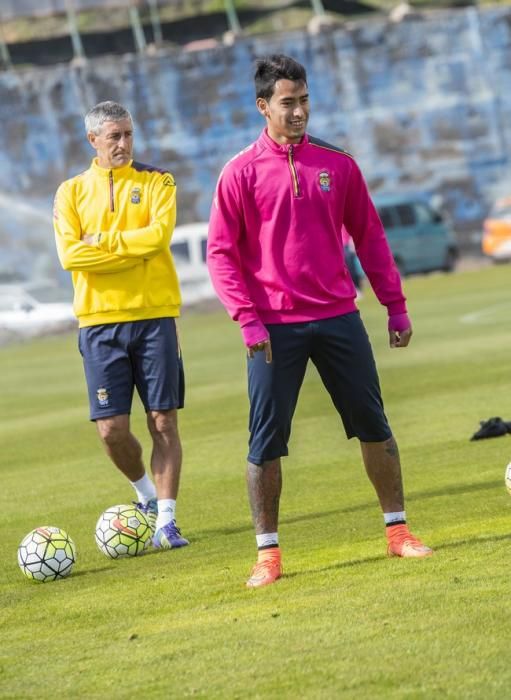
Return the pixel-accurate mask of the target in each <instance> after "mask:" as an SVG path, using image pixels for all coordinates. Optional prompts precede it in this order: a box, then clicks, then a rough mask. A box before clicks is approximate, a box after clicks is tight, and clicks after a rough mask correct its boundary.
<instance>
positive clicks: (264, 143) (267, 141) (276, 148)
mask: <svg viewBox="0 0 511 700" xmlns="http://www.w3.org/2000/svg"><path fill="white" fill-rule="evenodd" d="M258 142H259V145H260V146H261V148H265V149H268V150H270V151H273V153H278V154H280V155H284V156H287V154H288V152H289V149H290V147H291V146H293V151H294V152H295V153H298V152H299V151H301V150H302V148H304V147H305V146H306V145H307V144H308V143H309V137H308V135H307V134H304V136H303V139H302V140H301V141H300V143H293V144H290V143H285V144H280V143H277V142H276V141H274V140H273V139H272V138H271V136H270V135H269V134H268V129H264V130H263V131H262V132H261V135H260V136H259V139H258Z"/></svg>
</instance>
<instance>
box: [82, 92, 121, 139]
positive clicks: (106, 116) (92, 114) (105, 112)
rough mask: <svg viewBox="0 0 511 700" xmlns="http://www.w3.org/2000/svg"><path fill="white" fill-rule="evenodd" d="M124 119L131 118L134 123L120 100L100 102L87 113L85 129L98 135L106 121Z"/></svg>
mask: <svg viewBox="0 0 511 700" xmlns="http://www.w3.org/2000/svg"><path fill="white" fill-rule="evenodd" d="M123 119H129V120H130V121H131V123H132V124H133V119H132V117H131V114H130V113H129V112H128V110H127V109H126V108H125V107H123V106H122V105H120V104H119V103H118V102H112V100H107V101H106V102H100V103H99V104H97V105H96V106H95V107H93V108H92V109H91V110H90V111H89V112H87V114H86V115H85V119H84V121H85V131H86V132H87V133H89V132H92V133H93V134H96V135H98V134H99V132H100V131H101V127H102V126H103V124H104V123H105V122H120V121H122V120H123Z"/></svg>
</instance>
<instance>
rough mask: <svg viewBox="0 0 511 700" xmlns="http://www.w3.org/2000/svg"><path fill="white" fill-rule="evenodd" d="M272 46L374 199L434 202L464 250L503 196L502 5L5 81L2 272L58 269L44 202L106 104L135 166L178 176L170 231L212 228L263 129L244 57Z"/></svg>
mask: <svg viewBox="0 0 511 700" xmlns="http://www.w3.org/2000/svg"><path fill="white" fill-rule="evenodd" d="M275 51H283V52H285V53H289V54H291V55H293V56H294V57H295V58H297V59H298V60H299V61H301V62H303V63H304V64H305V65H306V67H307V68H308V74H309V87H310V93H311V99H312V117H311V122H310V126H309V131H310V132H311V133H313V134H314V135H316V136H318V137H320V138H323V139H325V140H329V141H331V142H333V143H335V144H338V145H341V146H343V147H344V148H346V149H347V150H349V151H350V152H351V153H353V154H354V155H355V157H356V158H357V160H358V161H359V163H360V165H361V167H362V169H363V171H364V173H365V175H366V178H367V180H368V182H369V184H370V187H371V189H372V191H373V193H377V192H384V191H385V192H388V191H396V190H409V189H411V190H422V191H424V190H425V191H428V192H431V193H439V194H441V195H442V196H443V198H444V209H445V210H446V211H447V212H448V213H449V215H450V216H451V217H452V219H453V221H454V224H455V227H456V231H457V233H458V236H459V238H460V240H461V241H462V243H463V244H465V245H469V244H470V242H471V241H472V242H473V240H474V239H473V238H471V235H472V233H473V232H478V231H479V230H480V222H481V219H482V218H483V216H484V215H485V213H486V211H487V208H488V205H489V203H490V201H491V199H492V198H493V196H494V193H495V192H496V190H497V189H498V188H499V187H500V186H501V185H502V183H505V182H506V178H507V183H508V184H509V185H510V186H511V177H510V176H509V168H508V164H509V162H510V157H511V90H510V86H511V9H509V8H505V9H500V10H499V9H496V10H491V11H490V10H489V11H485V12H480V13H478V12H477V10H476V9H474V8H469V9H464V10H458V11H449V12H436V13H432V14H428V15H424V16H422V17H417V18H412V19H407V20H405V21H403V22H402V23H400V24H392V23H389V22H387V21H386V20H384V19H380V20H364V21H363V22H360V23H358V24H356V23H354V24H350V25H349V26H345V27H337V28H335V29H331V30H328V31H324V32H323V33H320V34H318V35H311V34H308V33H307V32H305V31H304V32H293V33H289V34H285V35H269V36H266V37H258V38H251V39H243V40H239V41H238V42H236V43H235V44H234V45H233V46H231V47H219V48H213V49H209V50H204V51H176V50H165V51H161V52H160V53H158V54H157V55H154V56H146V57H140V56H135V55H126V56H124V57H106V58H105V57H102V58H101V59H95V60H92V61H89V62H88V63H87V64H86V65H85V66H82V67H79V66H71V65H57V66H53V67H51V68H44V69H37V68H32V69H26V70H23V71H16V72H9V73H3V74H1V75H0V124H1V129H0V251H1V258H2V262H3V268H4V269H5V265H6V264H7V266H8V267H9V269H12V268H13V267H18V266H20V265H23V266H24V267H25V269H26V270H27V271H28V270H29V268H30V266H31V265H34V264H38V265H39V268H43V269H44V268H45V266H46V267H48V269H49V268H52V269H54V267H55V259H54V255H53V252H52V250H53V249H52V246H53V241H52V233H51V226H50V223H49V218H48V216H49V211H50V204H51V198H52V196H53V193H54V191H55V189H56V187H57V186H58V184H59V182H60V181H61V180H63V179H65V178H67V177H70V176H71V175H73V174H75V173H77V172H79V171H80V170H83V169H84V168H85V167H87V165H88V162H89V159H90V157H91V155H92V153H91V151H90V149H89V147H88V145H87V143H86V141H85V137H84V133H83V127H82V115H83V113H84V112H85V111H86V110H87V109H88V108H89V107H90V106H91V105H93V104H95V103H96V102H98V101H100V100H103V99H115V100H118V101H120V102H122V103H124V104H125V105H126V106H127V107H128V108H129V109H130V110H131V111H132V114H133V116H134V118H135V122H136V132H137V133H136V157H137V158H138V159H139V160H145V161H147V162H151V163H153V164H156V165H160V166H165V167H168V168H169V169H170V170H171V171H172V172H173V173H174V174H175V176H176V179H177V182H178V187H179V215H178V216H179V222H180V223H186V222H189V221H194V220H203V219H205V218H207V216H208V212H209V206H210V202H211V197H212V192H213V189H214V185H215V181H216V178H217V175H218V173H219V171H220V169H221V167H222V165H223V163H224V162H225V161H226V159H228V158H229V157H230V156H232V155H233V154H235V153H236V152H237V151H239V150H240V149H241V148H243V147H244V146H245V145H246V144H247V143H249V142H250V141H251V140H253V139H254V138H255V137H256V136H257V134H258V133H259V130H260V128H261V127H262V121H261V118H260V116H259V115H258V113H257V112H256V110H255V107H254V95H253V86H252V72H253V69H252V64H253V59H254V58H255V57H256V56H258V55H261V54H265V53H270V52H275ZM36 251H39V252H37V255H38V256H39V258H38V259H39V262H38V263H36V260H35V258H34V255H33V253H34V252H36ZM44 255H46V258H45V259H44V260H42V259H41V256H44ZM36 257H37V256H36ZM1 268H2V265H0V274H1V272H2V269H1Z"/></svg>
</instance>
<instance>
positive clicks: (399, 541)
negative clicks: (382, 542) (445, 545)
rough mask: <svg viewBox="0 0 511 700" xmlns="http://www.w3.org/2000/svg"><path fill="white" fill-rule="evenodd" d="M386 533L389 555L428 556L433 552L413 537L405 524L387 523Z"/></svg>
mask: <svg viewBox="0 0 511 700" xmlns="http://www.w3.org/2000/svg"><path fill="white" fill-rule="evenodd" d="M386 534H387V554H388V555H389V557H429V556H431V555H432V554H433V550H432V549H430V548H429V547H426V545H425V544H423V543H422V542H421V541H420V540H418V539H417V538H416V537H414V536H413V535H412V533H411V532H410V530H409V529H408V528H407V526H406V525H389V526H388V527H387V528H386Z"/></svg>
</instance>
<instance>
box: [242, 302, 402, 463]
mask: <svg viewBox="0 0 511 700" xmlns="http://www.w3.org/2000/svg"><path fill="white" fill-rule="evenodd" d="M267 329H268V332H269V334H270V339H271V346H272V352H273V361H272V362H271V363H270V364H266V362H265V356H264V352H257V353H256V354H255V357H254V358H253V359H249V360H248V361H247V362H248V392H249V398H250V420H249V430H250V440H249V455H248V461H249V462H252V464H262V463H263V462H265V461H268V460H271V459H277V458H278V457H284V456H286V455H287V454H288V448H287V445H288V441H289V436H290V434H291V421H292V418H293V414H294V411H295V407H296V402H297V399H298V393H299V391H300V387H301V385H302V381H303V378H304V375H305V369H306V367H307V363H308V361H309V359H311V360H312V362H313V363H314V364H315V365H316V367H317V369H318V372H319V374H320V376H321V379H322V381H323V384H324V385H325V387H326V389H327V391H328V393H329V394H330V396H331V398H332V401H333V404H334V406H335V408H336V409H337V411H338V413H339V415H340V416H341V419H342V422H343V424H344V429H345V431H346V435H347V437H348V438H351V437H358V438H359V439H360V440H361V441H362V442H383V441H384V440H388V438H390V437H391V435H392V432H391V430H390V427H389V424H388V422H387V418H386V416H385V413H384V410H383V401H382V398H381V392H380V382H379V379H378V373H377V371H376V365H375V362H374V357H373V351H372V349H371V345H370V343H369V338H368V336H367V333H366V330H365V328H364V325H363V323H362V320H361V319H360V315H359V313H358V312H354V313H350V314H345V315H343V316H336V317H335V318H327V319H323V320H321V321H310V322H305V323H286V324H269V325H267Z"/></svg>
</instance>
